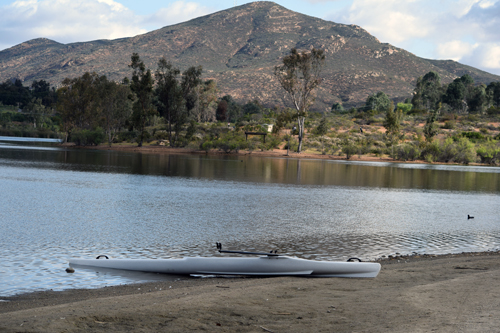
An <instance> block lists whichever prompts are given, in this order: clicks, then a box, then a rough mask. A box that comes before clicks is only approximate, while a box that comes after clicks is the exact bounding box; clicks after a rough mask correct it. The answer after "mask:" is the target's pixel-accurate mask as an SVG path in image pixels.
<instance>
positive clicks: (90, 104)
mask: <svg viewBox="0 0 500 333" xmlns="http://www.w3.org/2000/svg"><path fill="white" fill-rule="evenodd" d="M99 79H100V78H99V76H98V75H97V74H96V73H95V72H93V73H89V72H86V73H85V74H83V75H82V76H80V77H77V78H74V79H69V78H66V79H64V80H63V81H62V86H61V87H60V88H59V89H58V90H57V96H58V99H57V110H58V112H59V114H60V115H61V118H62V123H63V130H64V131H65V132H66V140H67V139H68V137H69V136H70V135H71V132H72V131H73V130H74V129H90V128H92V127H93V126H95V125H96V122H98V117H97V116H96V114H97V112H98V111H97V110H98V104H99V98H98V97H97V96H99V94H98V92H97V89H96V87H97V83H98V81H99Z"/></svg>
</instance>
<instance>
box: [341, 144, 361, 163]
mask: <svg viewBox="0 0 500 333" xmlns="http://www.w3.org/2000/svg"><path fill="white" fill-rule="evenodd" d="M358 151H359V149H358V147H357V146H355V145H354V144H352V143H348V144H346V145H345V146H343V147H342V152H343V153H344V154H345V155H346V159H350V158H351V157H352V156H353V155H356V154H357V153H358Z"/></svg>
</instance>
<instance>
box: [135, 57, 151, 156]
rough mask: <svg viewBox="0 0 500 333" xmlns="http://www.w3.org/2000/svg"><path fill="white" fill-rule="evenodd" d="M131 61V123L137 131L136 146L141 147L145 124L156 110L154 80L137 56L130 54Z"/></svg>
mask: <svg viewBox="0 0 500 333" xmlns="http://www.w3.org/2000/svg"><path fill="white" fill-rule="evenodd" d="M131 60H132V62H131V64H130V65H129V67H130V68H132V70H133V72H132V80H131V82H130V89H131V90H132V92H133V93H134V94H135V102H134V104H133V107H132V123H133V125H134V128H136V129H137V130H138V131H139V140H138V143H137V146H138V147H142V142H143V140H144V132H145V130H146V124H147V123H148V121H149V119H150V117H151V116H153V115H155V114H156V109H155V107H154V106H153V84H154V79H153V77H152V75H151V70H149V69H146V65H144V62H143V61H142V60H141V58H140V57H139V54H137V53H134V54H132V57H131Z"/></svg>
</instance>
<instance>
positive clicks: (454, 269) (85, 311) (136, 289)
mask: <svg viewBox="0 0 500 333" xmlns="http://www.w3.org/2000/svg"><path fill="white" fill-rule="evenodd" d="M381 264H382V270H381V272H380V274H379V275H378V277H376V278H374V279H345V278H297V277H275V278H204V279H189V280H182V281H175V282H167V281H165V282H154V283H147V284H132V285H125V286H117V287H106V288H101V289H89V290H67V291H62V292H53V291H47V292H39V293H30V294H24V295H19V296H15V297H3V298H1V297H0V299H1V300H2V301H1V302H0V332H113V331H114V332H190V331H208V332H498V331H499V327H500V252H486V253H464V254H456V255H451V254H450V255H442V256H428V255H416V256H410V257H396V258H391V259H387V260H383V261H381Z"/></svg>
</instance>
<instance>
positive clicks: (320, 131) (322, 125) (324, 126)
mask: <svg viewBox="0 0 500 333" xmlns="http://www.w3.org/2000/svg"><path fill="white" fill-rule="evenodd" d="M329 128H330V126H328V121H327V120H326V117H325V116H323V118H321V120H320V122H319V125H318V127H316V130H315V132H316V134H317V135H319V136H323V135H326V133H328V129H329Z"/></svg>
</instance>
